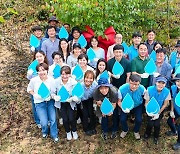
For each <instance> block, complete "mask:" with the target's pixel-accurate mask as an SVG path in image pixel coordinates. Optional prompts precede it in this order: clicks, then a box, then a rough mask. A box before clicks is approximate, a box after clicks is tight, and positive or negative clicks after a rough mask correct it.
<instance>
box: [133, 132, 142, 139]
mask: <svg viewBox="0 0 180 154" xmlns="http://www.w3.org/2000/svg"><path fill="white" fill-rule="evenodd" d="M134 137H135V139H136V140H140V138H141V136H140V134H139V132H137V133H134Z"/></svg>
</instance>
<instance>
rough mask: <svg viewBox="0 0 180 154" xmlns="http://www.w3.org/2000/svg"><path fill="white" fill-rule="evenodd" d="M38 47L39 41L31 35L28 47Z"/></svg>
mask: <svg viewBox="0 0 180 154" xmlns="http://www.w3.org/2000/svg"><path fill="white" fill-rule="evenodd" d="M39 45H40V41H39V39H38V38H37V37H36V36H35V35H33V34H31V36H30V46H32V47H35V48H37V47H38V46H39Z"/></svg>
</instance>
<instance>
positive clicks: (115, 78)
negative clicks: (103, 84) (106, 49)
mask: <svg viewBox="0 0 180 154" xmlns="http://www.w3.org/2000/svg"><path fill="white" fill-rule="evenodd" d="M113 53H114V57H113V58H111V59H110V60H108V62H107V68H108V69H107V70H108V71H109V72H111V73H112V69H113V66H114V63H115V62H116V61H118V62H119V63H120V64H121V65H122V67H123V69H124V72H123V74H122V75H121V76H119V75H112V82H111V83H112V85H113V86H115V87H116V88H119V87H120V86H121V85H123V84H125V83H126V82H128V81H129V76H130V74H131V65H130V62H129V60H127V59H126V58H124V57H123V54H124V47H123V46H122V45H115V46H114V47H113Z"/></svg>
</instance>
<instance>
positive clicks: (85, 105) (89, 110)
mask: <svg viewBox="0 0 180 154" xmlns="http://www.w3.org/2000/svg"><path fill="white" fill-rule="evenodd" d="M81 103H82V114H83V123H82V124H83V129H84V131H85V132H86V131H89V130H94V129H95V126H96V118H95V114H94V108H93V98H90V99H88V100H85V101H82V102H81ZM88 119H89V120H88Z"/></svg>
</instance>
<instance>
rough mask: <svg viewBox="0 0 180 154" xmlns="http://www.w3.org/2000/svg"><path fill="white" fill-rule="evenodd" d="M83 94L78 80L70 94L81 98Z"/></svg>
mask: <svg viewBox="0 0 180 154" xmlns="http://www.w3.org/2000/svg"><path fill="white" fill-rule="evenodd" d="M83 95H84V88H83V87H82V85H81V84H80V83H79V82H78V83H77V84H76V85H75V87H74V88H73V90H72V96H77V97H78V98H82V97H83Z"/></svg>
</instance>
